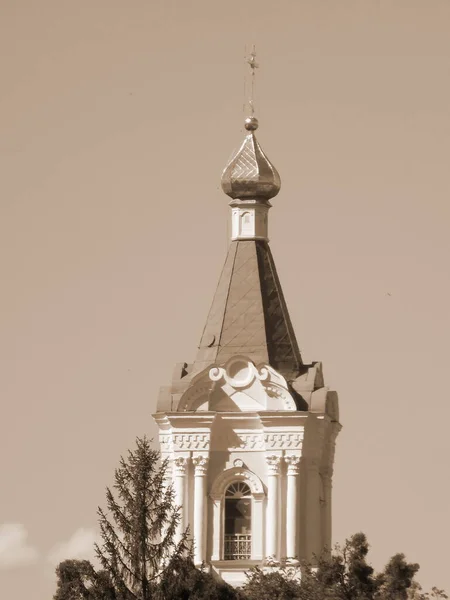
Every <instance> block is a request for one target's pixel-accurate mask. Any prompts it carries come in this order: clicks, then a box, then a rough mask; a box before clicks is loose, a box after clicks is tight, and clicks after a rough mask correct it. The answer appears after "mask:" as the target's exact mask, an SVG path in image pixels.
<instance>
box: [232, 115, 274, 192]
mask: <svg viewBox="0 0 450 600" xmlns="http://www.w3.org/2000/svg"><path fill="white" fill-rule="evenodd" d="M245 129H246V130H247V131H248V132H249V133H248V134H247V135H246V137H245V140H244V142H243V143H242V145H241V147H240V148H239V150H238V151H237V152H236V154H234V156H233V157H232V158H231V160H230V162H229V163H228V165H227V166H226V167H225V170H224V171H223V173H222V189H223V191H224V192H225V194H227V195H228V196H230V197H231V198H233V200H238V199H239V200H243V199H250V198H251V199H255V200H260V201H267V200H269V199H270V198H273V197H274V196H276V195H277V194H278V192H279V191H280V187H281V180H280V176H279V175H278V171H277V170H276V169H275V167H274V166H273V165H272V163H271V162H270V161H269V159H268V158H267V156H266V155H265V154H264V152H263V150H262V148H261V146H260V145H259V143H258V140H257V139H256V137H255V133H254V132H255V130H256V129H258V119H256V117H247V119H245Z"/></svg>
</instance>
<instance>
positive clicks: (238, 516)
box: [224, 481, 252, 560]
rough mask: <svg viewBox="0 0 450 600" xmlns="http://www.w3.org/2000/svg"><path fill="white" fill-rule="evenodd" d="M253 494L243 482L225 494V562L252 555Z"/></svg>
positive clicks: (237, 483)
mask: <svg viewBox="0 0 450 600" xmlns="http://www.w3.org/2000/svg"><path fill="white" fill-rule="evenodd" d="M251 523H252V494H251V491H250V488H249V487H248V485H247V484H246V483H244V482H243V481H238V482H236V483H232V484H231V485H229V486H228V488H227V490H226V492H225V540H224V541H225V544H224V547H225V548H224V550H225V552H224V558H225V560H246V559H249V558H250V557H251V554H252V531H251V530H252V525H251Z"/></svg>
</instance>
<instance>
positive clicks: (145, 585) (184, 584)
mask: <svg viewBox="0 0 450 600" xmlns="http://www.w3.org/2000/svg"><path fill="white" fill-rule="evenodd" d="M167 469H168V463H167V461H163V462H162V463H161V461H160V453H159V452H157V451H156V450H152V449H151V447H150V442H149V441H148V440H147V439H146V438H145V437H144V438H142V439H140V438H137V443H136V448H135V450H134V451H129V453H128V456H127V460H125V459H124V458H121V459H120V463H119V467H118V468H117V469H116V471H115V478H114V486H113V490H114V493H113V491H111V489H109V488H107V489H106V504H107V510H106V511H105V510H103V509H101V508H99V509H98V515H99V525H100V535H101V540H102V541H101V543H100V544H96V545H95V549H96V553H97V558H98V560H99V562H100V564H101V569H100V570H96V569H95V568H94V566H93V565H92V564H91V563H90V562H89V561H86V560H65V561H63V562H62V563H60V564H59V566H58V567H57V569H56V574H57V590H56V593H55V595H54V600H448V597H447V595H446V594H445V592H444V591H443V590H440V589H438V588H432V590H431V592H424V591H423V590H422V588H421V586H420V585H419V584H418V583H417V582H416V581H415V579H414V577H415V575H416V573H417V571H418V569H419V565H417V564H415V563H408V562H407V561H406V558H405V556H404V554H396V555H395V556H393V557H392V558H391V559H390V560H389V562H388V563H387V565H386V566H385V568H384V569H383V570H382V571H381V572H379V573H375V571H374V569H373V567H372V566H371V565H370V564H369V562H368V558H367V557H368V552H369V544H368V542H367V539H366V536H365V535H364V534H362V533H357V534H355V535H354V536H352V537H351V538H350V539H349V540H347V541H346V542H345V544H344V545H343V546H336V548H335V551H334V552H332V553H326V554H324V555H323V556H321V557H318V558H316V560H315V567H314V568H313V567H312V566H311V565H308V564H302V565H301V566H300V567H290V566H286V567H284V568H280V569H278V570H269V569H264V568H260V567H255V568H253V569H251V570H250V571H249V573H248V574H247V582H246V584H245V585H244V586H243V588H242V589H240V590H236V589H234V588H233V587H231V586H230V585H228V584H226V583H225V582H223V581H222V580H220V579H219V578H218V577H216V576H215V574H214V573H213V572H208V571H207V569H205V568H202V569H197V568H195V566H194V563H193V560H192V548H191V544H190V541H189V532H188V531H187V530H186V531H184V532H182V533H181V535H178V533H177V531H178V526H179V522H180V515H179V507H177V506H175V497H174V491H173V488H172V486H170V485H169V486H168V485H167V484H166V476H167Z"/></svg>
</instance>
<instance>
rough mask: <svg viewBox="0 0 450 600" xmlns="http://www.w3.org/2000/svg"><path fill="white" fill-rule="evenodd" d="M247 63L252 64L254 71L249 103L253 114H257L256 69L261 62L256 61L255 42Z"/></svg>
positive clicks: (252, 70) (251, 67) (252, 71)
mask: <svg viewBox="0 0 450 600" xmlns="http://www.w3.org/2000/svg"><path fill="white" fill-rule="evenodd" d="M247 63H248V64H249V65H250V69H251V73H252V91H251V95H250V98H249V101H248V103H249V105H250V109H251V111H252V116H253V115H254V114H255V107H254V100H255V70H256V69H257V68H258V67H259V64H258V63H257V62H256V49H255V45H254V44H253V49H252V51H251V52H250V56H249V57H248V58H247Z"/></svg>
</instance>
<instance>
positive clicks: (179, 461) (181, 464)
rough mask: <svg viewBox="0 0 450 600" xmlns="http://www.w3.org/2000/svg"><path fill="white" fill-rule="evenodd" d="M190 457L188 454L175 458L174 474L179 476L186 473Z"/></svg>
mask: <svg viewBox="0 0 450 600" xmlns="http://www.w3.org/2000/svg"><path fill="white" fill-rule="evenodd" d="M187 464H188V458H187V457H186V456H177V457H176V458H174V459H173V467H174V469H173V470H174V474H175V475H178V476H184V475H186V468H187Z"/></svg>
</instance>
